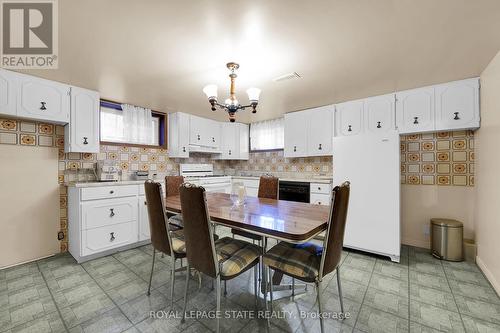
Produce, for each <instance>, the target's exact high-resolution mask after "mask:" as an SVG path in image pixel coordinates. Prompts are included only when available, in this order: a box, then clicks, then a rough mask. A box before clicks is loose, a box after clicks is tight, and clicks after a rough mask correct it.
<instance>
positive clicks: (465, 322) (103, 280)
mask: <svg viewBox="0 0 500 333" xmlns="http://www.w3.org/2000/svg"><path fill="white" fill-rule="evenodd" d="M219 233H221V232H219ZM151 252H152V249H151V246H149V245H148V246H143V247H140V248H136V249H132V250H127V251H123V252H119V253H116V254H114V255H111V256H107V257H104V258H100V259H96V260H92V261H89V262H86V263H84V264H82V265H78V264H77V263H76V262H75V260H74V259H73V258H72V257H71V256H70V255H69V254H63V255H58V256H56V257H52V258H49V259H44V260H40V261H37V262H33V263H29V264H25V265H22V266H17V267H14V268H10V269H6V270H2V271H0V332H68V331H69V332H127V333H132V332H208V331H210V330H214V329H215V323H214V321H213V320H211V319H207V318H197V319H194V318H193V319H188V320H187V321H186V323H184V324H181V323H180V319H179V318H176V317H173V318H172V317H170V318H167V319H154V318H150V316H149V314H150V311H156V310H166V311H168V310H169V309H170V293H169V281H170V278H169V267H170V265H171V263H170V259H169V258H168V257H165V258H163V259H160V260H158V261H157V265H155V276H154V279H153V290H152V293H151V296H150V297H147V296H146V289H147V281H148V274H149V270H150V265H151ZM184 276H185V275H184V273H182V272H181V273H178V274H177V277H178V278H177V279H176V285H175V296H174V307H175V309H176V310H177V311H179V313H180V310H181V306H182V293H183V290H184ZM252 276H253V274H252V273H251V272H248V273H247V274H244V275H242V276H240V277H238V278H237V279H235V280H233V281H230V282H229V283H228V295H227V297H225V298H223V300H222V308H223V310H224V309H231V310H243V311H249V310H253V309H254V303H253V301H254V299H253V295H252V290H253V285H252ZM341 278H342V280H341V281H342V284H343V292H344V303H345V307H346V311H348V312H349V313H350V315H351V316H350V318H348V319H346V320H344V321H342V322H340V321H337V320H335V319H328V320H326V323H325V326H326V331H327V332H434V331H444V332H500V299H499V297H498V296H497V295H496V294H495V292H494V290H493V289H492V287H491V286H490V285H489V284H488V282H487V281H486V279H485V278H484V277H483V275H482V274H481V272H480V271H479V269H478V268H477V266H475V265H473V264H469V263H451V262H442V261H439V260H436V259H434V258H432V257H431V256H430V255H429V254H428V253H427V252H426V251H425V250H422V249H418V248H412V247H403V250H402V260H401V263H400V264H394V263H391V262H390V261H388V260H387V259H384V258H379V257H373V256H369V255H365V254H360V253H356V252H349V251H346V252H344V254H343V257H342V266H341ZM315 301H316V300H315V292H314V288H313V287H312V286H311V287H310V288H308V293H307V294H304V295H301V296H297V297H296V298H295V302H292V301H291V300H290V299H282V300H278V301H275V303H274V310H281V311H285V312H283V313H285V314H286V316H285V318H282V319H273V321H272V323H273V324H272V327H271V332H319V320H318V319H315V318H301V316H300V313H301V311H305V312H306V313H314V312H315V311H316V309H317V304H316V302H315ZM323 303H324V308H325V311H331V312H338V311H340V307H339V300H338V292H337V282H336V279H335V276H334V274H331V275H330V276H328V278H326V279H325V281H324V284H323ZM214 308H215V296H214V292H213V291H212V290H211V282H210V281H208V279H206V278H205V279H203V284H202V288H201V289H198V286H197V283H196V280H193V283H190V290H189V305H188V310H199V311H204V310H213V309H214ZM165 313H166V312H165ZM221 325H222V328H223V331H224V332H232V333H236V332H259V331H260V332H265V322H264V321H263V320H262V319H250V318H235V319H222V320H221Z"/></svg>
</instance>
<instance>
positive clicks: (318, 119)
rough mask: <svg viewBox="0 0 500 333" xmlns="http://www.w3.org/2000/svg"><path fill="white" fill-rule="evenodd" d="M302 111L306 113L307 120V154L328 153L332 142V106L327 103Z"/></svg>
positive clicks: (320, 154)
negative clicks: (326, 104)
mask: <svg viewBox="0 0 500 333" xmlns="http://www.w3.org/2000/svg"><path fill="white" fill-rule="evenodd" d="M302 112H304V113H305V114H306V115H307V118H308V120H309V122H308V126H307V127H308V128H307V151H308V154H307V155H308V156H323V155H330V154H331V153H332V144H333V113H334V107H333V106H331V105H329V106H323V107H319V108H315V109H310V110H306V111H302ZM302 126H304V124H303V125H302Z"/></svg>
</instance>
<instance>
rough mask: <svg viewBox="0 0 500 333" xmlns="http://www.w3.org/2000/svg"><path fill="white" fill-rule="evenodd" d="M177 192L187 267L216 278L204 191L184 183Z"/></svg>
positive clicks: (213, 250)
mask: <svg viewBox="0 0 500 333" xmlns="http://www.w3.org/2000/svg"><path fill="white" fill-rule="evenodd" d="M179 192H180V199H181V210H182V218H183V219H184V240H185V242H186V253H187V258H188V262H189V267H191V268H194V269H195V270H197V271H199V272H202V273H204V274H206V275H208V276H210V277H212V278H216V277H217V275H218V274H219V266H218V261H217V256H216V253H215V244H214V237H213V230H212V226H211V222H210V219H209V216H210V215H209V214H208V208H207V199H206V196H205V189H204V188H203V187H201V186H196V185H193V184H189V183H184V184H182V186H181V187H180V188H179Z"/></svg>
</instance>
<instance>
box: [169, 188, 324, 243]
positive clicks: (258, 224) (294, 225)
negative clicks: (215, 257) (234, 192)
mask: <svg viewBox="0 0 500 333" xmlns="http://www.w3.org/2000/svg"><path fill="white" fill-rule="evenodd" d="M206 195H207V205H208V212H209V214H210V219H211V220H212V222H214V223H216V224H221V225H225V226H228V227H233V228H237V229H242V230H245V231H249V232H252V233H255V234H259V235H264V236H267V237H271V238H278V239H281V240H285V241H289V242H293V243H301V242H305V241H307V240H309V239H311V238H312V237H314V236H316V235H317V234H319V233H320V232H322V231H324V230H326V227H327V221H328V215H329V206H319V205H311V204H308V203H303V202H293V201H285V200H273V199H261V198H255V197H247V198H246V202H245V205H243V206H234V205H233V202H232V201H231V196H230V195H229V194H226V193H206ZM165 206H166V209H167V210H168V211H171V212H177V213H180V212H181V203H180V196H179V195H175V196H169V197H167V198H166V199H165Z"/></svg>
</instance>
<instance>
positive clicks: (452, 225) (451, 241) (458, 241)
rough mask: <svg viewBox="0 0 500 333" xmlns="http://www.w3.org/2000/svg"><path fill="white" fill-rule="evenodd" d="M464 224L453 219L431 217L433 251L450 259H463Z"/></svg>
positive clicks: (434, 253) (433, 253) (437, 256)
mask: <svg viewBox="0 0 500 333" xmlns="http://www.w3.org/2000/svg"><path fill="white" fill-rule="evenodd" d="M463 237H464V225H463V224H462V222H459V221H457V220H451V219H438V218H434V219H431V253H432V255H433V256H434V257H436V258H439V259H443V260H448V261H462V260H463V253H462V244H463Z"/></svg>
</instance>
